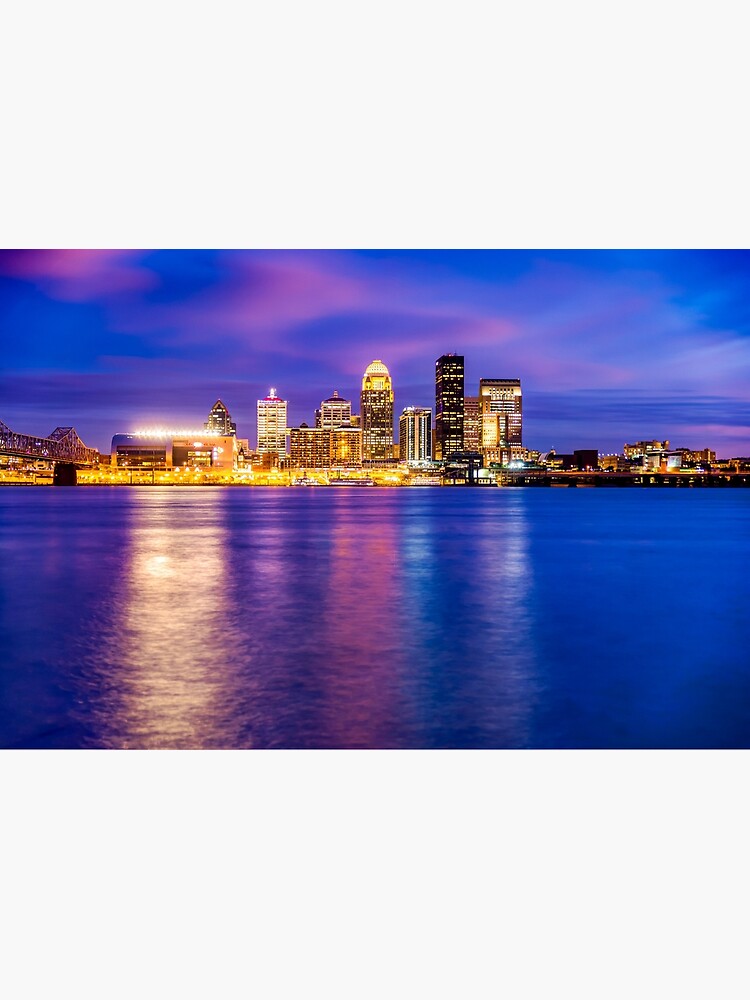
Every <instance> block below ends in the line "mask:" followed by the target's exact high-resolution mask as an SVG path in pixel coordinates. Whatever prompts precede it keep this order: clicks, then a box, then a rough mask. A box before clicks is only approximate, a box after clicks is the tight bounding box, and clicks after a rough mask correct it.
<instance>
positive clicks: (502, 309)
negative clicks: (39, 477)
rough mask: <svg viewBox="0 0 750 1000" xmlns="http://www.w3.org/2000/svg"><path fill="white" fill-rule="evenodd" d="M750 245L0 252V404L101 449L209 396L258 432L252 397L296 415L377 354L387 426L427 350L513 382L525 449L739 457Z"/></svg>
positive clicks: (745, 411) (749, 348)
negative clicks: (384, 377)
mask: <svg viewBox="0 0 750 1000" xmlns="http://www.w3.org/2000/svg"><path fill="white" fill-rule="evenodd" d="M748 262H749V258H748V255H747V253H744V252H709V251H706V252H692V251H684V252H681V251H674V252H659V251H643V252H639V251H624V252H620V251H580V252H578V251H576V252H561V251H524V252H515V251H493V252H490V251H471V252H470V251H450V252H449V251H445V252H439V251H429V252H428V251H414V252H387V251H372V252H356V253H355V252H329V251H327V252H322V251H321V252H312V251H310V252H306V251H297V252H282V251H274V252H263V251H248V252H244V251H243V252H240V251H224V252H215V251H197V252H193V251H38V252H37V251H17V252H13V251H5V252H3V253H2V254H0V324H1V328H2V331H3V349H4V365H3V369H4V371H3V375H2V381H1V382H0V388H1V389H2V393H1V398H2V401H3V403H2V405H3V412H2V414H0V417H2V419H4V420H5V421H6V422H7V423H9V424H10V425H11V426H13V425H17V426H19V427H22V428H23V429H25V430H28V431H29V432H33V433H39V434H46V433H49V428H50V427H54V426H57V425H68V424H72V425H74V426H75V427H76V429H77V430H78V431H79V433H80V435H81V437H82V438H83V440H84V441H85V442H86V443H87V444H90V445H91V446H93V447H97V448H99V449H100V450H104V451H106V450H107V447H108V443H109V441H110V440H111V437H112V435H113V434H114V433H117V432H122V431H125V430H132V429H134V428H136V427H138V426H154V425H162V426H164V425H165V424H167V425H169V426H175V425H178V426H191V425H192V424H193V423H196V422H197V421H198V420H200V422H201V423H202V422H203V421H204V420H205V414H206V412H207V410H208V408H209V407H210V405H211V403H212V402H213V401H215V400H217V399H221V400H222V401H223V402H224V403H225V404H226V405H227V407H228V408H229V410H230V412H231V414H232V419H233V420H234V421H235V422H236V423H237V426H238V433H239V434H240V436H241V437H247V438H250V439H251V440H252V439H254V437H255V435H256V433H257V427H256V421H255V408H256V400H257V399H260V398H264V397H265V396H266V394H267V393H268V388H269V386H271V385H273V386H275V387H277V391H278V393H279V395H280V396H281V397H282V398H284V399H286V400H288V401H289V414H288V424H289V426H299V425H300V424H301V423H303V422H306V423H311V422H312V419H313V417H314V412H315V409H316V408H317V407H319V406H320V402H321V400H322V399H324V398H325V397H327V396H330V394H331V393H332V392H333V391H334V390H337V391H338V392H339V393H340V394H341V396H342V397H343V398H345V399H349V400H353V401H355V406H356V400H358V398H359V385H360V381H361V377H362V371H363V370H364V368H365V366H366V365H367V363H368V362H369V361H370V360H371V359H372V358H382V359H383V361H384V362H385V364H386V365H387V367H388V369H389V371H390V373H391V376H392V378H393V386H394V395H395V401H394V408H393V409H394V420H395V421H397V420H398V419H399V415H400V413H401V412H402V410H403V409H404V408H405V407H408V406H419V407H427V408H431V409H432V408H434V405H435V396H434V392H435V386H434V365H435V360H436V359H437V358H439V357H440V356H442V355H447V354H450V353H456V354H462V355H464V356H465V359H466V362H465V366H466V371H465V394H466V395H467V396H470V397H474V396H476V394H477V392H478V387H479V380H480V378H486V377H496V376H499V377H506V376H507V377H518V378H520V380H521V382H522V384H523V386H524V443H525V444H528V445H529V446H530V447H536V448H539V449H542V450H546V449H548V448H557V449H558V450H560V451H565V450H570V449H572V448H575V447H580V448H586V447H598V448H599V449H600V450H601V451H610V450H611V451H618V452H619V451H620V450H621V448H622V446H623V443H624V442H625V441H628V440H639V439H644V438H670V439H671V440H672V441H673V442H674V444H675V445H676V446H687V447H694V448H703V447H712V448H716V450H717V452H718V454H719V455H720V456H724V457H729V456H733V455H741V454H748V453H750V429H749V427H750V392H749V391H748V382H749V380H748V378H747V375H748V367H750V339H748V334H749V333H750V325H749V324H748V316H747V307H746V292H745V286H746V279H747V274H748Z"/></svg>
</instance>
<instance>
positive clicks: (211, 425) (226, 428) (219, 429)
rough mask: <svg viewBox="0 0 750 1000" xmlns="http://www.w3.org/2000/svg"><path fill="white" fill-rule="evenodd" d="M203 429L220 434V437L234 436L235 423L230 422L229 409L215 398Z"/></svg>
mask: <svg viewBox="0 0 750 1000" xmlns="http://www.w3.org/2000/svg"><path fill="white" fill-rule="evenodd" d="M203 426H204V429H205V430H207V431H211V432H212V433H214V434H221V435H222V437H236V436H237V424H235V423H232V418H231V416H230V415H229V410H228V409H227V408H226V406H225V405H224V404H223V403H222V401H221V400H220V399H217V400H216V402H215V403H214V405H213V406H212V407H211V411H210V412H209V414H208V420H207V421H206V423H205V424H204V425H203Z"/></svg>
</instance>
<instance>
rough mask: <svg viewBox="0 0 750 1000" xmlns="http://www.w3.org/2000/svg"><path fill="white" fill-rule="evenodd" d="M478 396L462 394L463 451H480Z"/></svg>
mask: <svg viewBox="0 0 750 1000" xmlns="http://www.w3.org/2000/svg"><path fill="white" fill-rule="evenodd" d="M481 449H482V435H481V421H480V419H479V396H464V451H474V452H477V451H481Z"/></svg>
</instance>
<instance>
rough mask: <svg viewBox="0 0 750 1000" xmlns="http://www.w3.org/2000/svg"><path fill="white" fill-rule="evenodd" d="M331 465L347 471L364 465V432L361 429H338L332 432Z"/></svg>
mask: <svg viewBox="0 0 750 1000" xmlns="http://www.w3.org/2000/svg"><path fill="white" fill-rule="evenodd" d="M331 463H332V465H334V466H337V465H340V466H342V467H343V468H347V469H357V468H360V467H361V465H362V430H361V429H360V428H359V427H337V428H336V429H335V430H333V431H331Z"/></svg>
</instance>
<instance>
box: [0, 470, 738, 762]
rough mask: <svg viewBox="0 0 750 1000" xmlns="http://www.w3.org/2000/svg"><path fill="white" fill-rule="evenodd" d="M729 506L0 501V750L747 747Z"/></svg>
mask: <svg viewBox="0 0 750 1000" xmlns="http://www.w3.org/2000/svg"><path fill="white" fill-rule="evenodd" d="M749 512H750V494H748V492H747V491H743V490H737V491H735V490H731V491H729V490H722V491H710V490H691V491H679V492H677V493H676V492H674V491H669V492H668V493H667V492H661V491H658V490H622V491H620V490H617V491H614V490H613V491H608V490H533V489H526V490H487V491H484V490H462V489H453V490H449V489H443V490H439V489H437V490H434V489H423V490H419V489H415V490H404V489H400V490H399V489H391V490H388V489H371V490H359V491H357V490H323V489H318V490H305V489H298V490H289V489H249V490H248V489H234V490H233V489H206V488H203V489H201V488H180V489H169V488H165V489H160V488H154V487H143V488H139V487H133V488H126V489H123V488H120V489H118V488H106V487H101V488H99V487H91V488H77V489H74V490H73V489H71V490H64V489H50V488H17V489H10V488H8V489H5V490H2V491H0V600H1V603H0V643H1V645H0V649H1V650H2V660H1V669H0V745H2V746H23V747H26V746H28V747H34V746H41V747H44V746H60V747H178V748H179V747H248V748H268V747H424V748H431V747H610V746H612V747H639V746H646V747H669V746H674V747H683V746H706V747H713V746H716V747H719V746H748V745H750V652H749V650H750V616H748V614H747V611H746V608H747V600H748V591H749V590H750V587H749V586H748V574H747V565H748V557H749V556H750V519H749V518H748V513H749Z"/></svg>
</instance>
